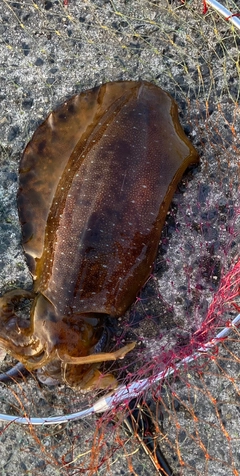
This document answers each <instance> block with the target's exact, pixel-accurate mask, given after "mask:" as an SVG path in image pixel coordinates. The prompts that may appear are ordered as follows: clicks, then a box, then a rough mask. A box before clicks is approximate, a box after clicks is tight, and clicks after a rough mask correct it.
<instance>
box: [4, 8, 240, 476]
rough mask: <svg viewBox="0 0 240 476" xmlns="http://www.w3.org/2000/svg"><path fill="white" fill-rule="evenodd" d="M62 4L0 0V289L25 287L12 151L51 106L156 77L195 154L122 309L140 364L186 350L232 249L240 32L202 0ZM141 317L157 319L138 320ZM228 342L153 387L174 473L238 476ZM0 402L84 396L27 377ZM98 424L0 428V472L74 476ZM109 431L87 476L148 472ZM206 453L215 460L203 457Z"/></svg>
mask: <svg viewBox="0 0 240 476" xmlns="http://www.w3.org/2000/svg"><path fill="white" fill-rule="evenodd" d="M62 3H63V2H61V1H59V2H58V1H43V0H36V1H35V2H33V1H32V0H22V1H21V2H20V1H19V2H10V1H8V0H1V2H0V64H1V69H0V107H1V115H0V147H1V156H0V164H1V167H0V194H1V195H0V196H1V199H0V237H1V238H0V243H1V248H0V289H1V292H4V291H5V290H8V289H10V288H11V287H16V286H22V287H24V288H28V287H30V286H31V277H30V276H29V273H28V271H27V268H26V265H25V262H24V257H23V253H22V250H21V246H20V239H21V238H20V228H19V221H18V216H17V210H16V201H15V197H16V192H17V177H18V175H17V173H18V162H19V159H20V154H21V152H22V151H23V149H24V147H25V145H26V143H27V141H28V140H29V139H30V137H31V134H32V133H33V132H34V130H35V128H36V127H37V125H38V124H39V123H40V122H41V121H42V120H43V119H44V118H45V117H46V115H47V114H48V112H49V111H51V109H53V108H54V107H56V105H57V104H59V103H60V102H61V101H63V100H65V99H66V98H67V97H70V96H71V95H72V94H74V93H76V92H78V91H81V90H84V89H88V88H91V87H93V86H94V85H96V84H99V83H104V82H107V81H115V80H127V79H128V80H131V79H132V80H136V79H145V80H148V81H153V82H155V83H156V84H158V85H159V86H161V87H163V88H164V89H166V90H167V91H168V92H170V93H171V94H172V95H173V97H174V98H175V99H176V100H177V102H178V104H179V108H180V118H181V121H182V124H183V125H184V127H185V130H186V133H187V134H188V135H189V137H190V139H191V140H192V141H193V143H194V145H195V146H196V147H197V149H198V151H199V153H200V155H201V167H199V168H197V169H194V170H193V171H192V172H191V173H190V174H188V176H187V178H186V179H185V180H184V182H183V183H182V184H181V186H180V187H179V189H178V191H177V193H176V195H175V197H174V201H173V207H172V209H171V213H170V215H169V217H168V224H167V226H166V227H165V229H164V232H163V239H162V243H161V246H160V250H159V255H158V259H157V265H156V269H155V272H154V278H153V279H152V280H151V282H150V283H149V285H148V287H146V289H145V290H143V293H142V294H141V298H142V299H143V300H142V301H141V302H139V303H138V304H137V305H136V306H135V307H134V308H133V309H132V312H131V313H130V319H131V321H130V322H131V325H132V328H131V330H130V335H131V336H132V335H135V337H136V336H140V337H141V339H142V340H143V343H144V346H145V351H144V353H143V357H145V358H146V356H147V357H148V361H150V358H151V359H152V358H153V357H154V358H155V357H156V356H159V355H160V352H161V348H164V349H165V350H166V346H167V348H170V349H171V348H175V349H176V345H177V342H178V339H180V340H181V342H182V344H183V342H184V339H186V342H188V340H189V335H190V334H191V333H192V332H193V331H194V330H195V329H197V328H198V327H199V325H200V324H201V322H202V320H203V318H204V317H205V316H206V312H207V308H208V306H209V304H210V302H211V300H212V297H213V294H214V292H215V291H216V290H217V287H218V284H219V277H220V274H221V273H224V272H225V271H227V270H228V269H229V267H230V265H231V263H232V262H233V261H234V260H236V257H237V256H238V253H239V233H238V230H239V217H238V216H237V215H236V210H237V207H239V205H240V203H239V191H238V185H239V175H238V173H239V156H238V151H239V124H240V121H239V119H237V117H238V118H239V116H237V115H236V114H238V112H237V110H236V107H235V106H234V102H233V101H237V100H239V96H238V95H239V72H238V71H237V68H236V62H237V59H239V52H238V46H237V45H239V38H238V39H237V36H236V35H232V33H231V32H230V30H228V26H227V25H226V24H225V23H224V22H223V21H222V20H219V19H218V18H217V17H216V16H215V15H208V16H207V17H202V15H201V8H202V7H201V2H200V1H197V2H186V5H185V6H183V5H181V2H178V1H172V2H167V1H162V2H148V1H145V0H138V1H131V2H128V1H125V2H124V1H116V2H108V1H102V0H98V1H89V0H87V1H84V2H79V1H76V0H68V3H69V6H68V8H67V9H66V8H64V7H63V6H62ZM192 3H194V5H192ZM221 38H222V39H223V38H224V40H221ZM206 101H207V103H206ZM206 104H208V106H209V109H208V113H209V115H208V114H207V113H206ZM232 124H234V126H235V133H236V135H233V134H232V129H231V125H232ZM143 305H144V306H145V307H144V306H143ZM228 312H229V309H227V310H226V313H225V315H224V316H225V317H226V316H227V315H228ZM149 315H154V316H155V318H154V319H148V318H143V316H149ZM159 316H161V319H159ZM231 316H234V311H233V312H232V313H231ZM128 319H129V315H128V316H126V317H125V318H123V320H122V326H123V328H126V329H127V323H128ZM221 324H222V322H221V323H220V325H221ZM124 326H125V327H124ZM236 340H237V336H236V335H235V336H234V342H230V343H229V344H228V345H227V346H226V348H224V349H223V350H222V351H221V354H220V355H219V357H218V359H217V360H216V361H213V362H211V361H210V362H208V361H203V362H202V363H204V362H205V367H204V377H203V376H202V375H201V373H199V371H198V370H197V369H196V368H195V367H194V366H193V367H192V368H191V369H188V370H186V369H184V370H183V371H182V373H181V374H180V376H179V377H178V379H176V380H175V379H172V380H170V383H169V384H167V385H166V387H165V388H164V389H163V396H164V402H165V404H166V405H167V403H166V402H169V401H170V402H172V407H171V405H170V408H171V410H169V407H168V406H166V407H164V409H163V414H164V433H167V435H169V439H170V442H172V443H173V444H175V442H178V444H179V448H180V452H181V454H182V457H183V458H184V460H185V461H186V462H187V463H188V465H189V467H187V466H185V467H181V466H180V465H179V464H178V458H177V457H176V456H175V454H174V451H173V450H170V448H171V446H169V445H167V444H166V442H165V441H163V442H162V444H163V447H164V451H165V453H166V455H167V457H168V458H169V460H170V461H171V464H172V466H173V467H174V468H176V471H177V473H178V474H181V475H183V476H188V475H189V476H190V475H195V474H203V475H205V474H206V475H213V474H214V475H216V476H222V475H223V476H224V475H228V474H233V467H234V465H235V467H236V469H238V470H240V453H239V450H238V447H239V420H238V418H239V393H238V392H239V380H238V377H237V376H238V374H239V363H237V356H238V359H239V346H238V343H237V342H236ZM228 346H229V347H228ZM228 349H230V350H231V352H232V354H230V351H229V350H228ZM143 357H141V358H143ZM238 362H239V361H238ZM158 364H159V366H160V368H161V365H162V364H161V363H158ZM199 365H200V363H199ZM219 367H221V369H219ZM230 375H232V376H233V377H234V383H233V382H232V381H231V380H229V376H230ZM189 383H190V388H189V387H188V384H189ZM237 389H238V391H237ZM13 390H14V391H15V392H16V394H15V395H17V397H16V396H14V393H13ZM173 391H174V392H175V394H176V396H175V400H173V397H172V392H173ZM207 391H209V392H211V395H212V396H214V398H215V399H216V401H217V406H216V404H215V405H213V404H212V403H211V398H210V395H209V394H208V393H207ZM168 395H170V397H168ZM0 397H1V407H2V412H3V413H10V414H18V408H19V406H20V404H22V405H23V408H24V409H25V410H26V412H27V414H31V415H33V414H34V415H44V416H45V415H51V414H59V413H60V414H61V413H62V412H68V411H71V410H76V408H78V409H79V408H84V407H85V406H86V405H88V404H89V402H90V401H93V400H94V396H91V395H88V396H85V397H83V396H81V395H76V394H74V392H72V391H71V390H70V389H64V388H63V387H61V388H60V389H58V391H57V390H56V389H55V390H51V389H48V388H39V385H38V384H37V383H36V382H34V381H33V380H28V381H26V382H24V383H22V384H21V385H20V387H19V386H13V387H12V390H8V389H5V388H4V387H1V392H0ZM169 398H170V400H169ZM152 405H153V404H152ZM216 408H217V409H218V413H216ZM153 409H154V411H155V407H154V405H153ZM219 414H221V418H220V417H219ZM193 415H195V416H197V417H198V419H199V422H198V424H197V423H196V420H194V419H193ZM95 420H96V419H95V417H93V418H89V419H87V420H85V421H83V422H75V423H69V424H67V425H61V426H59V427H53V428H50V427H47V428H41V429H37V430H35V431H32V432H31V430H30V431H29V429H28V428H21V427H18V426H16V425H10V426H9V427H7V428H6V424H5V423H1V430H4V431H2V433H1V447H0V468H1V470H0V472H1V474H2V475H3V476H7V475H10V474H11V475H12V474H19V475H25V474H29V475H40V474H43V472H44V474H46V475H48V474H49V475H54V476H55V475H64V476H65V474H69V475H75V474H79V472H78V470H77V469H73V467H75V468H78V463H79V467H80V466H81V464H83V461H85V463H84V467H88V464H89V456H88V453H87V451H88V449H89V448H91V446H92V441H93V438H94V430H95V423H94V422H95ZM221 421H223V422H224V423H223V426H221ZM197 425H198V426H197ZM223 428H225V429H226V432H228V434H229V435H230V440H229V439H228V438H227V436H226V433H225V434H224V431H223ZM198 432H199V433H198ZM112 433H113V426H112V424H109V425H108V426H107V428H106V430H105V441H106V444H105V446H104V448H103V453H104V454H107V455H108V456H109V463H108V465H106V464H105V465H103V466H102V467H101V468H100V469H99V471H98V472H96V474H103V473H105V474H107V475H110V474H114V475H118V474H119V475H120V474H122V475H130V474H133V473H132V472H131V471H130V469H129V458H130V459H131V462H132V465H133V468H134V471H135V473H136V474H137V475H138V476H141V475H146V474H149V475H152V474H154V470H153V467H152V465H151V463H150V462H149V461H148V458H147V457H146V456H145V454H144V453H143V452H141V451H138V445H137V443H136V442H135V440H134V439H130V441H129V442H128V444H127V445H126V446H125V447H124V448H122V449H120V450H118V452H116V453H115V452H114V449H115V444H114V442H113V441H111V435H112ZM121 438H123V434H122V433H121ZM200 439H201V441H200ZM87 440H88V441H87ZM204 448H205V449H207V450H208V452H209V454H210V455H211V456H213V457H214V461H213V459H211V458H210V461H209V462H208V460H207V459H206V457H205V456H206V452H205V450H204ZM72 450H73V453H71V451H72ZM231 451H232V455H231ZM85 453H86V455H85V456H82V457H80V456H79V455H80V454H85ZM127 455H132V456H131V457H130V456H127ZM62 456H63V457H64V458H65V460H64V461H61V458H62ZM74 458H76V459H75V461H74V465H73V466H69V467H68V466H67V467H65V469H64V468H63V463H66V462H70V461H71V460H72V459H74ZM215 458H218V460H219V461H216V460H215ZM67 468H68V471H67ZM70 468H72V469H70ZM194 468H195V469H194Z"/></svg>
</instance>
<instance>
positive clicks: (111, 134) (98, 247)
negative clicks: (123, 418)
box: [0, 81, 198, 387]
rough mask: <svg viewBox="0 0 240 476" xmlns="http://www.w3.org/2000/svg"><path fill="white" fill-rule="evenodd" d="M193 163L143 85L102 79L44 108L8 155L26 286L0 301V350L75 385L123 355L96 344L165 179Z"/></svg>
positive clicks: (141, 249) (143, 261)
mask: <svg viewBox="0 0 240 476" xmlns="http://www.w3.org/2000/svg"><path fill="white" fill-rule="evenodd" d="M197 161H198V154H197V152H196V150H195V149H194V147H193V146H192V145H191V143H190V142H189V140H188V138H187V137H186V136H185V134H184V131H183V129H182V127H181V125H180V123H179V120H178V112H177V105H176V103H175V101H174V100H173V99H172V98H171V96H170V95H169V94H168V93H166V92H164V91H163V90H162V89H161V88H159V87H157V86H155V85H153V84H150V83H147V82H144V81H143V82H134V81H126V82H115V83H108V84H105V85H102V86H99V87H96V88H94V89H92V90H89V91H86V92H83V93H81V94H77V95H76V96H74V97H72V98H71V99H69V100H68V101H66V102H65V103H64V104H63V105H61V106H60V107H59V108H58V109H57V110H55V111H54V112H52V113H51V114H50V115H49V116H48V118H47V119H46V120H45V121H44V122H43V124H42V125H40V127H38V129H37V130H36V132H35V133H34V135H33V137H32V139H31V141H30V142H29V144H28V145H27V147H26V149H25V151H24V154H23V157H22V159H21V162H20V169H19V192H18V210H19V218H20V222H21V226H22V235H23V247H24V251H25V255H26V259H27V264H28V266H29V269H30V271H31V273H32V276H33V279H34V288H33V292H29V291H24V290H19V289H18V290H13V291H10V292H9V293H6V294H5V295H4V296H3V297H2V298H1V299H0V317H1V320H0V345H1V347H4V348H5V349H6V351H7V352H9V353H11V354H12V355H13V356H14V357H15V358H17V359H18V360H19V361H21V362H22V363H23V364H24V365H25V366H26V368H27V369H29V370H33V369H37V368H41V367H43V366H48V369H49V373H50V374H51V368H53V367H55V365H56V366H58V364H59V363H61V368H62V377H63V378H64V380H65V381H66V382H68V383H69V382H70V385H72V386H80V387H81V386H85V387H87V386H88V381H90V380H91V378H92V380H93V381H94V379H95V376H93V377H91V378H90V377H89V375H90V374H89V369H90V370H91V369H92V368H94V364H95V363H96V362H103V361H105V360H114V359H117V358H119V357H123V356H124V355H125V354H126V353H127V352H129V351H130V350H131V349H132V348H133V346H134V344H128V345H126V346H125V347H123V348H122V349H119V350H117V351H115V352H110V353H104V352H98V350H97V345H98V343H99V342H101V338H102V335H103V334H104V328H105V327H106V325H107V324H106V323H107V318H108V319H109V317H111V318H118V317H119V316H122V315H123V314H124V313H125V311H126V310H127V309H128V308H129V306H130V305H131V304H132V303H133V302H134V300H135V298H136V295H137V293H138V292H139V290H140V289H141V287H142V286H143V285H144V283H145V282H146V280H147V278H148V276H149V274H150V272H151V269H152V265H153V262H154V259H155V257H156V253H157V248H158V243H159V239H160V234H161V230H162V227H163V225H164V221H165V217H166V214H167V211H168V208H169V205H170V202H171V200H172V197H173V194H174V191H175V189H176V186H177V184H178V182H179V181H180V179H181V177H182V175H183V173H184V171H185V170H186V168H187V167H188V166H189V165H190V164H193V163H196V162H197ZM22 297H26V298H30V299H33V303H32V307H31V315H30V325H29V327H27V328H26V325H25V326H23V325H21V322H20V321H19V318H18V317H17V315H16V314H15V311H14V302H15V301H16V302H18V301H19V299H21V298H22ZM100 347H101V346H100ZM89 364H93V367H91V366H90V367H89ZM53 373H54V372H53ZM63 374H64V375H63ZM68 374H69V376H70V377H69V378H68V377H67V375H68ZM86 375H87V376H86ZM94 375H95V374H94ZM92 380H91V382H92ZM82 382H84V383H83V384H82ZM89 386H90V384H89Z"/></svg>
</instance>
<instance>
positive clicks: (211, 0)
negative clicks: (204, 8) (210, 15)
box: [206, 0, 240, 30]
mask: <svg viewBox="0 0 240 476" xmlns="http://www.w3.org/2000/svg"><path fill="white" fill-rule="evenodd" d="M206 4H207V5H208V6H211V7H212V8H213V9H214V10H216V12H218V13H219V15H221V16H222V17H223V18H224V19H225V20H227V21H228V22H229V23H232V25H234V26H235V27H236V28H238V29H239V30H240V18H238V16H237V13H238V15H239V12H234V13H232V12H231V11H230V10H228V9H227V8H226V7H224V6H223V5H222V4H221V3H219V2H217V1H216V0H206Z"/></svg>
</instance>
